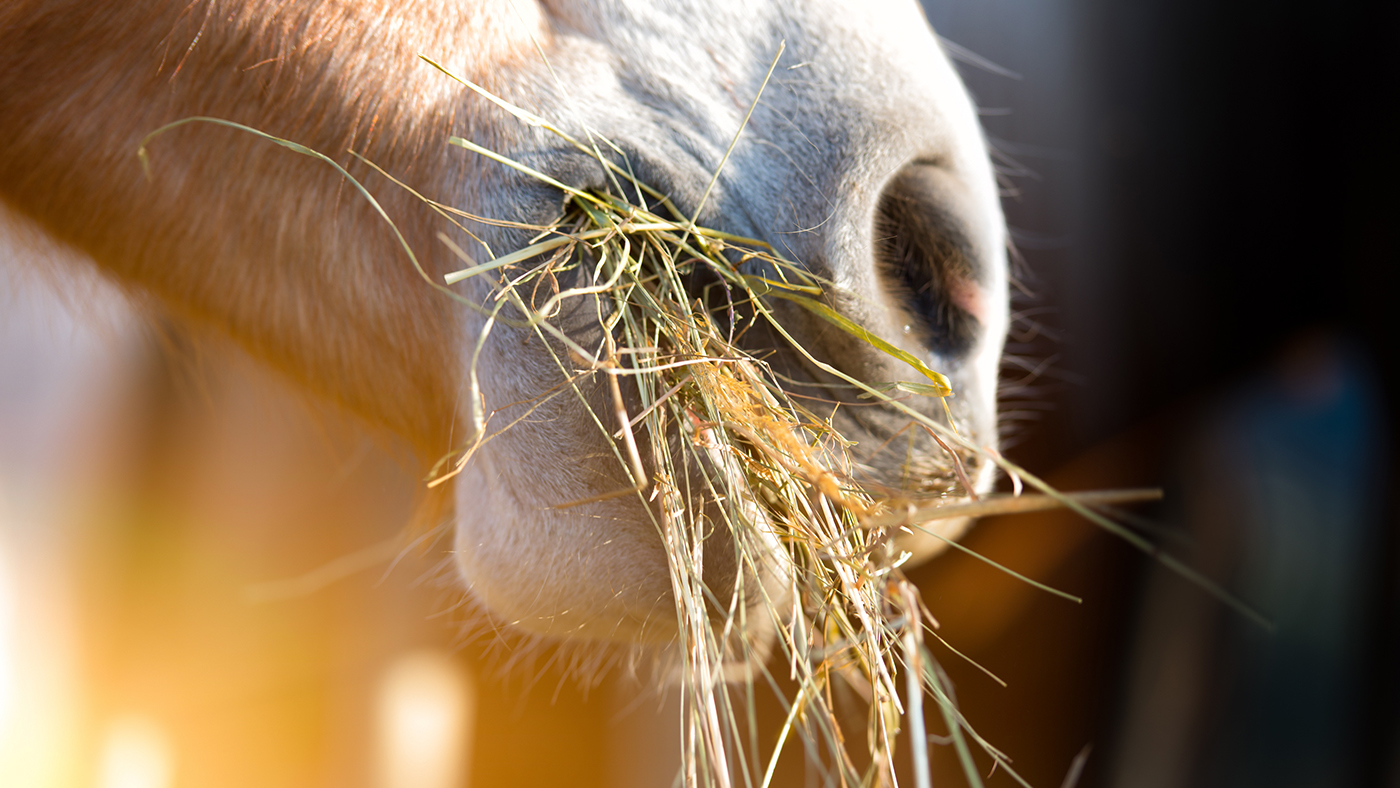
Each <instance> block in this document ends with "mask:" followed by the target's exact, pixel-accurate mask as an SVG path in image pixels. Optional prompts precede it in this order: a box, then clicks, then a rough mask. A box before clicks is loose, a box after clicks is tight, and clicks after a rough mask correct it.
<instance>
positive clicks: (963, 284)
mask: <svg viewBox="0 0 1400 788" xmlns="http://www.w3.org/2000/svg"><path fill="white" fill-rule="evenodd" d="M962 201H965V198H963V197H962V196H961V195H960V194H959V193H958V189H957V184H956V183H955V182H954V181H953V179H952V177H951V176H950V175H949V174H948V173H946V172H945V171H944V170H943V169H941V168H940V167H938V166H936V165H932V164H924V163H914V164H910V165H908V166H906V167H905V168H904V169H902V170H900V171H899V173H897V174H896V175H895V176H894V178H893V179H891V180H890V183H889V185H887V186H886V187H885V190H884V192H883V193H882V194H881V195H880V202H879V205H878V206H877V208H876V213H875V235H874V238H875V243H874V247H875V248H874V251H875V261H876V264H877V265H878V267H879V269H880V271H881V272H882V273H883V274H884V279H885V282H886V286H887V287H888V288H889V290H890V292H891V293H892V294H893V295H894V296H895V297H896V298H897V299H899V300H900V302H902V303H903V304H904V306H905V308H907V309H908V310H909V311H911V312H912V313H913V314H914V315H915V316H916V322H917V323H918V324H919V327H920V328H921V329H922V332H923V333H924V335H925V337H926V339H927V344H928V345H929V347H930V348H932V350H933V351H934V352H935V353H938V354H939V355H942V356H961V355H965V354H967V353H968V352H970V351H971V350H972V348H973V346H974V345H976V343H977V339H978V336H979V335H980V334H981V332H982V320H981V319H980V318H981V317H983V316H984V315H985V304H984V302H983V301H984V299H983V296H982V288H981V286H980V285H979V284H978V281H977V279H978V276H977V275H978V273H979V272H978V270H977V269H978V265H977V262H976V258H975V256H974V255H973V254H972V252H971V244H970V242H969V240H968V238H967V234H966V231H965V230H964V228H963V222H962V221H960V220H959V218H958V215H957V207H958V205H959V204H960V202H962Z"/></svg>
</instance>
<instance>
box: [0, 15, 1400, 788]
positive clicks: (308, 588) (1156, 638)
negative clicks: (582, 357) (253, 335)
mask: <svg viewBox="0 0 1400 788" xmlns="http://www.w3.org/2000/svg"><path fill="white" fill-rule="evenodd" d="M925 7H926V10H927V12H928V15H929V18H930V20H931V21H932V22H933V24H934V26H935V28H936V29H937V30H938V32H939V33H940V35H942V36H943V37H944V38H945V39H947V40H948V41H949V42H950V51H952V52H953V53H954V54H955V56H956V58H957V59H958V60H959V69H960V71H961V72H962V74H963V76H964V79H965V80H966V81H967V84H968V87H969V89H970V90H971V91H972V93H973V95H974V97H975V99H976V100H977V103H978V105H979V106H980V107H981V108H982V114H983V122H984V124H985V126H986V129H987V132H988V135H989V137H990V138H991V141H992V143H993V145H994V147H995V148H996V150H997V152H998V153H997V155H998V160H999V163H1000V165H1001V167H1002V170H1003V175H1004V179H1005V181H1004V186H1005V188H1006V190H1007V198H1006V201H1005V207H1006V212H1007V216H1008V220H1009V223H1010V225H1011V226H1012V229H1013V237H1014V238H1015V240H1016V244H1017V248H1018V250H1019V253H1020V258H1021V259H1020V261H1019V262H1018V263H1017V270H1016V276H1017V280H1018V282H1019V283H1020V285H1021V287H1020V293H1019V295H1018V296H1017V300H1016V303H1015V309H1016V311H1017V313H1018V315H1019V318H1020V319H1019V320H1018V321H1017V324H1016V326H1015V330H1014V333H1013V337H1012V340H1011V343H1010V347H1009V349H1010V357H1009V360H1008V363H1007V369H1006V373H1005V385H1006V399H1005V402H1004V406H1003V407H1004V410H1005V411H1006V414H1007V426H1008V433H1007V441H1008V449H1007V453H1008V454H1009V455H1010V456H1011V457H1012V458H1013V459H1015V460H1017V461H1018V462H1020V463H1022V464H1023V465H1025V466H1026V467H1028V468H1030V469H1031V470H1033V471H1035V472H1037V473H1039V474H1041V475H1043V476H1045V477H1047V478H1048V479H1049V480H1050V481H1052V482H1053V483H1056V484H1058V485H1060V486H1061V487H1062V488H1065V489H1092V488H1103V487H1114V486H1130V485H1132V486H1136V485H1153V486H1162V487H1164V488H1165V489H1166V491H1167V495H1166V499H1165V500H1164V501H1163V503H1162V504H1161V505H1160V506H1156V507H1153V508H1140V509H1135V510H1134V511H1133V512H1132V513H1130V516H1131V517H1133V518H1135V519H1134V520H1133V522H1134V523H1135V524H1136V525H1137V527H1139V528H1140V529H1141V530H1142V532H1143V533H1147V534H1150V535H1151V537H1152V539H1153V540H1154V542H1155V543H1157V544H1158V545H1160V548H1161V549H1162V550H1165V551H1168V552H1171V553H1172V554H1174V555H1177V556H1179V557H1181V558H1182V559H1183V560H1185V561H1186V562H1188V563H1190V564H1191V565H1192V566H1195V567H1197V568H1199V569H1200V570H1201V571H1202V572H1203V573H1204V574H1205V575H1207V576H1208V577H1210V578H1212V579H1213V580H1215V581H1216V582H1218V583H1220V584H1221V585H1223V586H1224V587H1226V588H1227V589H1228V590H1229V591H1230V592H1231V593H1233V594H1235V595H1236V596H1238V597H1239V598H1241V599H1243V600H1244V601H1245V602H1246V603H1248V604H1249V605H1251V606H1252V607H1254V608H1255V609H1257V610H1259V611H1260V612H1262V613H1263V614H1264V615H1265V616H1267V617H1268V618H1269V619H1270V620H1271V621H1272V622H1274V624H1275V630H1274V631H1273V632H1272V633H1269V632H1266V631H1264V630H1263V629H1261V628H1260V627H1258V626H1257V625H1255V624H1253V623H1251V622H1250V621H1249V620H1248V619H1247V618H1245V617H1244V616H1241V615H1240V614H1238V613H1236V612H1234V611H1233V610H1231V609H1230V608H1229V607H1227V606H1226V605H1224V604H1222V603H1220V602H1219V601H1217V600H1215V599H1214V598H1212V597H1210V596H1208V595H1206V594H1205V593H1203V592H1202V591H1201V590H1200V589H1199V588H1196V587H1194V586H1192V585H1191V584H1189V583H1187V582H1185V581H1183V580H1182V579H1180V578H1179V577H1177V576H1175V575H1173V574H1171V573H1168V572H1164V571H1162V570H1161V569H1160V568H1159V567H1157V565H1156V564H1154V562H1153V561H1152V560H1151V559H1150V558H1148V557H1145V556H1143V555H1141V554H1139V553H1137V552H1136V551H1134V550H1132V549H1131V548H1129V547H1127V546H1126V545H1124V544H1123V543H1122V542H1120V541H1118V540H1116V539H1114V538H1112V537H1109V536H1107V535H1104V534H1101V533H1099V532H1098V531H1096V530H1095V529H1094V528H1093V527H1092V526H1090V525H1088V524H1086V523H1083V522H1080V521H1077V520H1076V519H1075V518H1073V517H1069V516H1066V515H1062V514H1045V515H1035V516H1024V517H1019V518H1015V519H1010V518H1006V519H999V520H989V521H986V522H984V523H983V524H981V525H980V526H979V527H978V528H977V529H976V530H975V531H974V533H973V534H972V535H971V537H970V538H969V540H968V544H969V545H970V546H971V547H973V548H974V549H976V550H978V551H980V552H982V553H984V554H986V555H988V556H990V557H992V558H995V559H996V560H998V561H1001V562H1002V563H1004V564H1007V565H1009V566H1011V567H1012V568H1014V569H1017V570H1018V571H1021V572H1023V573H1025V574H1027V575H1029V576H1032V577H1034V578H1036V579H1038V580H1041V581H1044V582H1047V583H1050V584H1052V585H1055V586H1057V587H1059V588H1063V589H1065V590H1067V591H1070V592H1071V593H1075V594H1078V595H1079V596H1082V597H1084V599H1085V602H1084V603H1083V604H1082V605H1073V604H1071V603H1067V602H1065V601H1064V600H1061V599H1057V598H1054V597H1050V596H1048V595H1044V594H1041V593H1039V592H1037V591H1035V590H1034V589H1032V588H1030V587H1029V586H1026V585H1024V584H1019V583H1016V582H1014V581H1011V580H1008V579H1007V578H1005V576H1003V575H1000V574H998V573H996V572H994V571H992V570H989V569H987V568H986V567H985V566H984V565H981V564H979V563H977V562H976V561H972V560H969V559H966V558H965V557H963V556H959V555H951V556H946V557H943V558H940V559H938V560H937V561H935V562H933V563H932V564H931V565H929V566H927V567H925V568H922V569H920V570H918V571H917V572H916V575H915V579H916V580H917V581H918V582H919V584H920V586H921V587H922V589H923V593H924V596H925V600H926V601H927V603H928V604H929V606H930V607H931V609H932V610H933V611H934V613H935V615H937V616H938V618H939V619H940V621H941V622H942V625H943V627H942V634H943V636H944V637H945V638H947V639H948V640H949V641H950V642H952V643H953V644H954V645H956V646H958V647H959V648H960V649H961V650H962V651H963V652H965V653H966V654H968V655H969V656H970V657H972V658H973V659H975V660H976V661H977V662H978V663H980V664H981V665H983V666H985V667H986V668H987V669H989V670H991V671H992V672H994V673H996V674H997V675H998V676H1000V677H1001V678H1002V679H1004V680H1005V681H1006V682H1007V686H1006V687H1002V686H1000V685H998V684H996V683H994V682H992V681H991V680H990V679H988V678H987V677H986V676H985V674H983V673H982V672H981V671H979V670H978V669H977V668H974V667H971V666H970V665H968V664H966V663H964V662H962V661H961V660H959V659H958V658H957V657H955V656H954V655H952V654H950V653H943V654H938V655H937V656H938V657H939V659H940V660H942V662H943V664H944V665H945V666H946V668H947V669H948V671H949V673H950V674H951V675H952V677H953V679H954V681H955V683H956V687H957V693H958V698H959V701H960V703H961V705H962V707H963V709H964V710H965V712H966V714H967V717H968V718H969V720H970V721H971V722H972V724H973V725H975V726H977V728H978V730H979V731H980V732H981V733H982V734H983V735H984V736H986V737H987V738H988V739H990V740H991V741H992V742H993V743H995V744H996V745H997V746H998V747H1000V748H1001V749H1002V750H1003V751H1005V752H1007V753H1008V754H1009V755H1010V756H1011V757H1012V758H1013V759H1014V761H1015V764H1016V766H1017V768H1018V770H1019V771H1020V772H1021V774H1022V775H1023V776H1025V777H1026V778H1027V779H1028V780H1029V781H1030V783H1031V784H1032V785H1035V786H1037V788H1054V786H1067V785H1071V784H1077V785H1081V786H1115V787H1117V786H1123V787H1124V788H1128V787H1133V788H1136V787H1137V786H1161V787H1162V788H1168V787H1170V786H1217V785H1220V786H1224V785H1230V786H1250V785H1269V786H1351V785H1356V786H1373V785H1374V786H1391V787H1392V788H1394V787H1396V786H1400V676H1397V668H1400V585H1397V572H1396V569H1397V564H1400V539H1397V533H1400V531H1398V530H1397V520H1400V501H1397V497H1396V493H1395V490H1396V489H1400V488H1398V487H1397V485H1396V484H1394V482H1395V481H1396V475H1397V468H1400V465H1397V463H1396V455H1395V454H1394V447H1396V446H1397V445H1398V444H1397V442H1396V440H1395V436H1396V431H1397V429H1400V427H1397V421H1400V419H1398V418H1397V414H1396V412H1395V410H1394V407H1393V404H1394V403H1395V402H1397V398H1396V396H1395V395H1396V392H1397V385H1400V380H1397V375H1398V374H1400V372H1397V366H1400V365H1397V363H1396V362H1397V361H1400V359H1397V353H1396V349H1397V347H1400V345H1397V344H1396V339H1397V337H1396V329H1395V318H1394V317H1393V315H1395V314H1396V310H1394V309H1392V308H1390V305H1389V302H1390V300H1391V299H1392V297H1393V296H1394V294H1395V293H1396V292H1397V287H1396V285H1397V281H1396V278H1397V275H1396V269H1397V266H1396V263H1397V255H1396V242H1395V240H1394V237H1393V236H1394V234H1393V231H1392V227H1393V226H1394V225H1395V221H1394V219H1393V218H1392V217H1393V216H1394V209H1395V207H1396V200H1395V199H1394V196H1393V191H1394V186H1393V184H1394V183H1395V182H1396V181H1395V178H1396V174H1397V173H1396V166H1395V163H1396V152H1395V149H1394V145H1395V142H1396V140H1400V134H1397V129H1396V127H1395V120H1394V119H1393V116H1392V114H1391V111H1387V107H1390V106H1391V105H1393V104H1394V103H1395V95H1396V89H1397V88H1396V86H1397V85H1400V79H1397V78H1400V73H1397V71H1400V69H1397V62H1396V58H1397V52H1400V48H1397V47H1395V46H1394V43H1393V39H1394V38H1395V34H1396V32H1397V31H1400V19H1397V15H1398V14H1397V11H1400V9H1397V7H1396V6H1395V4H1388V5H1383V4H1380V3H1377V4H1374V5H1367V4H1363V3H1359V2H1338V3H1332V4H1327V5H1325V6H1323V5H1318V4H1313V5H1310V6H1302V5H1300V4H1287V3H1284V4H1279V3H1262V2H1236V3H1228V4H1221V3H1209V2H1205V1H1204V0H1177V1H1175V2H1166V0H1142V1H1140V2H1131V3H1110V2H1106V1H1105V0H980V1H979V2H976V3H972V2H944V1H942V0H939V1H937V2H935V1H934V0H929V2H926V3H925ZM15 253H16V252H15V250H7V251H6V252H5V254H15ZM23 253H24V254H25V256H33V255H41V256H54V257H62V256H64V255H65V253H64V252H63V251H62V250H58V249H52V248H49V247H45V246H43V244H42V243H41V242H38V241H36V242H35V248H26V249H24V250H23ZM0 262H5V263H8V262H9V261H0ZM0 270H5V271H6V273H5V274H4V278H3V279H0V284H3V285H4V290H5V293H4V296H5V297H3V298H0V786H6V787H7V788H8V787H9V786H17V787H24V788H31V787H32V788H50V787H52V788H68V787H69V786H74V787H78V786H81V787H82V788H88V787H89V786H91V787H93V788H118V787H120V788H173V787H174V786H181V787H185V786H188V787H189V788H204V787H206V786H287V787H288V788H293V787H296V788H300V787H302V786H337V787H338V786H351V787H354V786H376V787H387V786H392V787H394V788H398V787H400V786H413V787H414V788H435V787H437V786H442V787H443V788H447V787H449V786H457V787H460V786H466V785H476V786H497V785H522V786H556V785H571V786H572V785H579V786H663V785H668V784H669V778H670V775H671V772H670V771H669V769H670V764H671V763H672V760H673V758H674V756H675V753H674V752H672V751H671V750H670V749H668V748H669V747H671V746H672V744H671V743H670V742H669V741H668V740H667V739H666V737H665V736H664V735H661V736H659V735H658V733H657V731H660V730H664V728H665V724H664V720H665V719H666V718H667V717H668V716H669V715H671V714H672V710H673V707H672V706H670V705H668V702H667V701H666V700H665V699H657V698H655V697H653V696H650V695H648V694H647V693H646V692H645V691H644V688H641V687H639V686H638V685H637V683H636V682H635V681H629V680H627V679H626V678H625V677H623V678H610V679H607V680H604V681H603V682H602V683H601V684H597V685H592V684H591V683H590V682H579V681H577V680H575V679H574V678H571V677H570V675H569V674H570V670H569V664H570V660H571V659H572V657H571V656H570V655H567V654H556V653H553V652H548V651H545V652H534V653H532V654H531V655H530V656H528V657H526V658H518V657H517V656H515V655H514V654H513V653H512V652H510V651H509V650H508V649H507V648H506V647H505V646H504V645H503V644H502V641H501V640H500V639H499V638H497V637H496V635H495V633H492V632H489V631H488V632H481V631H473V630H471V629H470V627H469V626H468V618H469V616H468V614H467V613H465V612H463V611H462V610H461V608H460V596H459V595H458V594H457V593H456V592H455V591H454V590H453V588H452V585H451V578H450V574H448V573H446V572H445V571H444V568H443V566H444V559H445V558H446V556H447V554H446V550H447V545H446V544H445V543H442V542H438V541H435V540H434V538H433V534H414V535H412V536H410V537H408V538H419V537H421V539H420V540H419V541H418V542H416V546H415V548H414V549H412V550H409V551H408V552H407V553H404V554H403V555H402V556H401V557H400V559H399V560H397V561H396V562H391V561H390V560H389V558H390V556H399V555H400V551H401V548H402V546H403V545H404V544H405V541H404V540H405V537H404V536H403V535H402V534H401V533H400V531H399V526H400V525H401V524H403V523H405V522H407V521H408V519H409V518H410V516H411V514H412V512H413V506H414V488H415V484H416V481H415V480H414V479H413V478H412V477H411V476H410V475H409V474H408V473H407V472H406V471H405V470H404V465H403V463H401V462H400V460H401V457H399V456H397V454H396V450H395V448H394V447H392V446H384V445H383V444H382V443H378V442H375V441H373V440H370V439H368V438H366V437H365V436H364V435H362V434H359V433H358V432H357V431H356V429H355V428H354V427H353V426H352V425H347V424H345V423H343V422H342V421H341V420H340V419H339V418H338V417H336V416H335V414H331V413H324V412H321V411H319V410H318V409H317V408H316V406H315V405H314V403H312V404H308V403H305V402H303V401H302V400H301V399H300V398H299V397H298V396H297V395H296V394H294V393H293V392H292V391H290V390H289V389H288V388H287V387H286V386H285V385H284V384H282V383H281V382H279V381H278V380H276V379H274V378H273V377H272V376H270V375H268V374H266V373H265V372H263V371H261V370H260V369H258V367H257V366H256V365H255V364H253V363H252V362H250V361H248V360H247V359H245V358H243V357H242V356H241V355H240V354H239V353H238V352H237V351H235V350H233V349H231V348H227V347H223V346H221V345H220V344H219V343H218V342H216V341H210V340H208V339H203V340H201V341H198V342H191V341H190V340H189V339H188V338H187V337H183V336H182V335H181V334H180V333H179V332H178V331H174V330H172V329H169V327H166V326H155V327H149V326H146V325H144V324H142V323H141V322H140V321H137V320H135V319H134V318H133V317H132V315H131V313H130V311H129V309H128V308H127V307H125V306H124V305H123V302H122V300H121V298H120V296H119V295H118V294H116V293H114V292H112V291H111V289H110V288H109V287H106V286H104V285H103V284H102V283H100V282H87V283H79V284H77V285H75V284H74V283H71V282H65V283H63V285H62V286H61V287H55V286H54V283H52V282H48V281H44V280H43V279H42V278H36V277H29V278H25V277H24V276H20V275H17V274H15V273H13V267H12V266H8V265H6V266H3V267H0ZM308 412H310V413H311V415H312V418H310V419H308V418H307V414H308ZM518 663H523V664H518ZM765 713H772V710H767V712H765ZM930 730H933V731H935V732H936V731H939V730H941V729H940V728H939V723H937V722H936V721H934V720H930ZM906 750H907V748H906ZM934 755H935V766H936V767H937V773H936V775H935V783H936V784H939V785H958V784H962V777H961V775H960V773H959V769H958V767H957V766H956V764H955V762H954V760H953V758H952V756H951V753H949V752H947V748H945V747H940V746H935V747H934ZM987 766H988V768H990V764H989V763H988V764H987ZM778 782H779V783H781V784H787V785H803V784H804V778H803V775H802V770H801V764H800V763H798V762H792V763H785V764H784V766H783V768H782V769H781V770H780V772H779V780H778ZM988 784H989V785H1005V786H1009V785H1013V784H1015V783H1014V781H1013V780H1012V779H1011V778H1010V777H1009V776H1008V775H1006V774H1005V773H1000V772H999V773H995V774H992V775H991V777H990V778H989V779H988Z"/></svg>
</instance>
